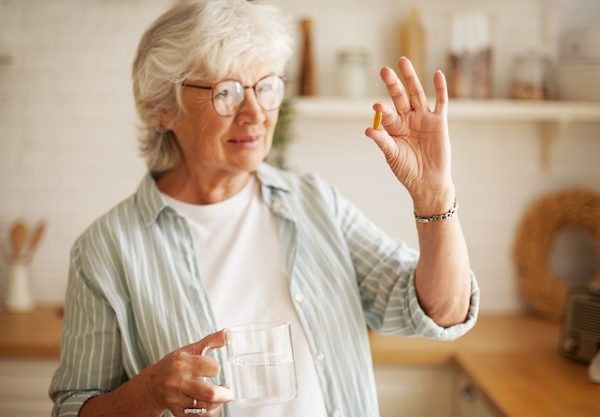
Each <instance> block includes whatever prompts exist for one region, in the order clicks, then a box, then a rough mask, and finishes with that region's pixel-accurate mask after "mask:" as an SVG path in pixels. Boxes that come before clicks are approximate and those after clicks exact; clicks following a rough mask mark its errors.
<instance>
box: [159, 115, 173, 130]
mask: <svg viewBox="0 0 600 417" xmlns="http://www.w3.org/2000/svg"><path fill="white" fill-rule="evenodd" d="M158 121H159V123H160V127H162V128H163V129H166V130H173V124H174V123H175V114H174V113H172V112H170V111H167V110H161V111H160V114H159V116H158Z"/></svg>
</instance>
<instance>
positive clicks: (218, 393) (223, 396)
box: [214, 385, 233, 401]
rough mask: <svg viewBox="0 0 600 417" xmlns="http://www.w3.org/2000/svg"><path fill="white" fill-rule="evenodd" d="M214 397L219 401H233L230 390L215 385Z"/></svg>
mask: <svg viewBox="0 0 600 417" xmlns="http://www.w3.org/2000/svg"><path fill="white" fill-rule="evenodd" d="M214 392H215V397H217V398H219V399H220V400H221V401H233V392H231V390H230V389H228V388H225V387H222V386H220V385H216V386H215V387H214Z"/></svg>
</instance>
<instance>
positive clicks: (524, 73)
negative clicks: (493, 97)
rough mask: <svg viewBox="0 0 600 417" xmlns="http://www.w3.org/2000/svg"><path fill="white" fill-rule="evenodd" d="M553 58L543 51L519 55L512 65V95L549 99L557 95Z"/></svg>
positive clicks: (532, 98) (526, 98) (522, 97)
mask: <svg viewBox="0 0 600 417" xmlns="http://www.w3.org/2000/svg"><path fill="white" fill-rule="evenodd" d="M553 72H554V71H553V65H552V60H551V59H550V58H549V57H548V56H547V55H544V54H542V53H538V52H531V53H528V54H523V55H519V56H517V57H516V58H515V59H514V61H513V65H512V76H511V85H510V97H511V98H514V99H523V100H548V99H552V98H554V96H555V94H554V93H555V88H554V85H555V83H554V74H553Z"/></svg>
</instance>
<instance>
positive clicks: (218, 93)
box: [215, 88, 231, 98]
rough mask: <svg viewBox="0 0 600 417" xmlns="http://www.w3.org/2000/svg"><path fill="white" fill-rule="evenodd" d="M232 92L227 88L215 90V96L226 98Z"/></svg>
mask: <svg viewBox="0 0 600 417" xmlns="http://www.w3.org/2000/svg"><path fill="white" fill-rule="evenodd" d="M230 94H231V92H230V91H229V90H228V89H226V88H223V89H221V90H217V91H215V97H222V98H225V97H227V96H229V95H230Z"/></svg>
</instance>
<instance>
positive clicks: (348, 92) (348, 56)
mask: <svg viewBox="0 0 600 417" xmlns="http://www.w3.org/2000/svg"><path fill="white" fill-rule="evenodd" d="M368 59H369V57H368V54H367V53H366V52H364V51H341V52H340V53H338V56H337V61H338V62H337V64H338V93H339V94H340V95H341V96H344V97H363V96H365V95H366V93H367V65H368Z"/></svg>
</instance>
